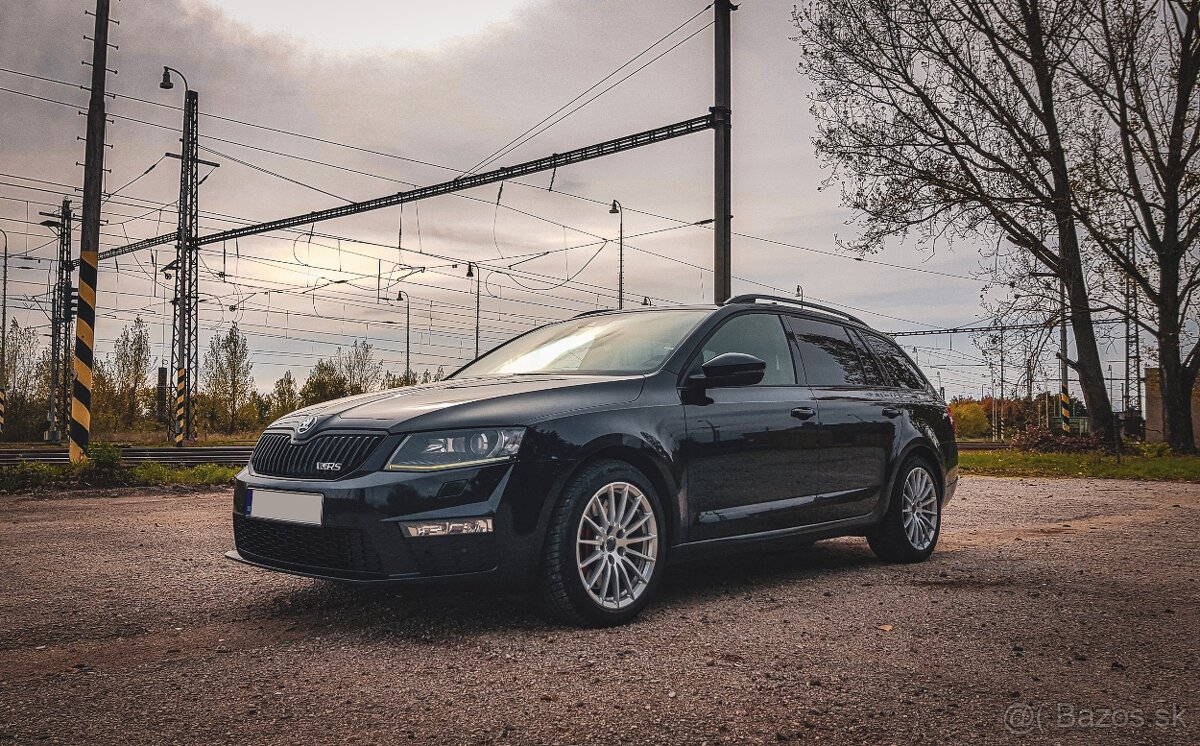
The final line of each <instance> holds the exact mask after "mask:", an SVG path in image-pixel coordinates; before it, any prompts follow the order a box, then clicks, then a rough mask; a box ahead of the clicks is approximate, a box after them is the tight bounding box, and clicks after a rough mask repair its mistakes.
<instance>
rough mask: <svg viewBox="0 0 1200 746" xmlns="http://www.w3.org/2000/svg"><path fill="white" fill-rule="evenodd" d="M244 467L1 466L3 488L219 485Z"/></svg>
mask: <svg viewBox="0 0 1200 746" xmlns="http://www.w3.org/2000/svg"><path fill="white" fill-rule="evenodd" d="M240 470H241V467H238V466H230V465H225V464H201V465H200V466H168V465H166V464H160V463H154V462H147V463H142V464H138V465H137V466H134V467H126V466H117V465H113V464H109V463H104V462H99V461H88V462H86V463H83V464H63V465H60V464H35V463H20V464H14V465H12V466H5V467H0V492H23V491H28V490H36V489H47V488H55V489H80V488H87V487H161V486H167V485H175V484H184V485H198V486H205V485H208V486H219V485H227V484H232V483H233V478H234V477H235V476H236V475H237V473H238V472H239V471H240Z"/></svg>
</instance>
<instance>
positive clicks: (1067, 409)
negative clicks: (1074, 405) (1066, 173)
mask: <svg viewBox="0 0 1200 746" xmlns="http://www.w3.org/2000/svg"><path fill="white" fill-rule="evenodd" d="M1058 415H1059V417H1062V431H1063V435H1070V434H1071V395H1070V394H1069V393H1067V390H1066V388H1063V390H1062V391H1060V392H1059V394H1058Z"/></svg>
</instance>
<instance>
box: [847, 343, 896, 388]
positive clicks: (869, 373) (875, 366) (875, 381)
mask: <svg viewBox="0 0 1200 746" xmlns="http://www.w3.org/2000/svg"><path fill="white" fill-rule="evenodd" d="M847 331H849V332H850V338H851V339H853V340H854V346H855V347H856V348H857V349H858V358H859V359H860V360H862V364H863V370H865V371H866V381H867V385H868V386H887V385H888V379H887V376H885V375H884V374H883V368H880V367H879V361H878V360H876V359H875V356H874V355H872V354H871V351H870V350H869V349H867V343H866V342H864V341H863V335H862V334H860V333H859V332H858V331H856V330H853V329H847Z"/></svg>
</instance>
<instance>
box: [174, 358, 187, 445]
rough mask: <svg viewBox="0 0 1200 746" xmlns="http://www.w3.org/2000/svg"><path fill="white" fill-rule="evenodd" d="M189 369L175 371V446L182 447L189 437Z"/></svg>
mask: <svg viewBox="0 0 1200 746" xmlns="http://www.w3.org/2000/svg"><path fill="white" fill-rule="evenodd" d="M186 392H187V368H180V369H178V370H177V371H175V445H176V446H177V447H181V446H182V445H183V439H184V438H185V437H187V407H186V402H187V394H186Z"/></svg>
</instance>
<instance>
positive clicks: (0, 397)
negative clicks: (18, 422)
mask: <svg viewBox="0 0 1200 746" xmlns="http://www.w3.org/2000/svg"><path fill="white" fill-rule="evenodd" d="M7 400H8V392H7V391H5V390H4V389H0V433H3V432H4V410H5V405H6V404H7V403H8V401H7Z"/></svg>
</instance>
